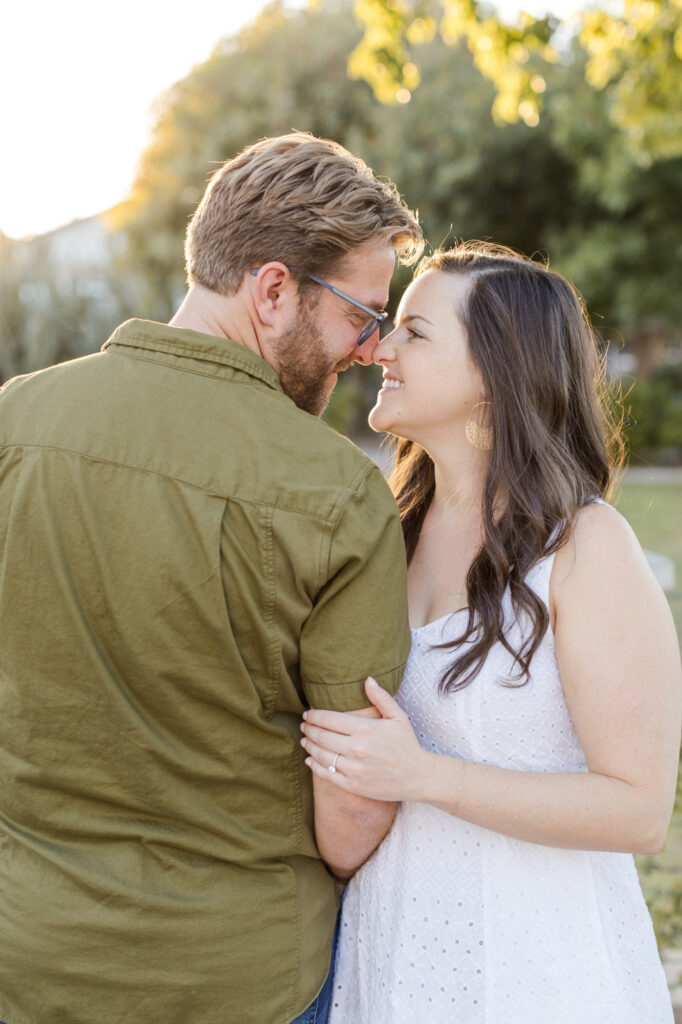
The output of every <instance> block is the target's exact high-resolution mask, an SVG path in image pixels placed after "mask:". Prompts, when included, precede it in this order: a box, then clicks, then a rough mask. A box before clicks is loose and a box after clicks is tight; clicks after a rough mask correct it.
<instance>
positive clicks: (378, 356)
mask: <svg viewBox="0 0 682 1024" xmlns="http://www.w3.org/2000/svg"><path fill="white" fill-rule="evenodd" d="M394 334H395V328H393V330H392V331H389V333H388V334H387V335H386V336H385V337H383V338H382V339H381V340H380V341H377V343H376V344H375V346H374V352H373V358H374V362H375V363H377V364H378V365H381V364H382V363H388V362H391V360H392V359H395V344H394V339H393V335H394Z"/></svg>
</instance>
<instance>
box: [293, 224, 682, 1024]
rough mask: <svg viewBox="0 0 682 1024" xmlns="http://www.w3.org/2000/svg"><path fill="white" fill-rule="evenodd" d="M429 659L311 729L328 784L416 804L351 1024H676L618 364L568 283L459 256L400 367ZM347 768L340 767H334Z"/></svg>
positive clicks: (656, 744)
mask: <svg viewBox="0 0 682 1024" xmlns="http://www.w3.org/2000/svg"><path fill="white" fill-rule="evenodd" d="M374 358H375V361H376V362H377V363H379V364H380V365H381V366H382V367H383V373H384V381H383V386H382V389H381V391H380V392H379V397H378V400H377V404H376V406H375V407H374V409H373V410H372V413H371V416H370V423H371V425H372V427H373V428H374V429H376V430H381V431H389V432H391V433H393V434H396V435H398V437H400V438H402V441H401V442H400V443H399V446H398V452H397V464H396V468H395V471H394V474H393V487H394V492H395V494H396V497H397V500H398V504H399V506H400V509H401V514H402V519H403V527H404V533H405V541H406V546H407V555H408V562H409V605H410V615H411V619H412V627H413V630H412V633H413V646H412V652H411V655H410V660H409V662H408V665H407V669H406V673H405V678H404V681H403V684H402V687H401V690H400V693H399V697H398V701H397V702H396V701H394V700H393V699H392V698H391V697H390V696H389V695H388V694H386V693H385V692H384V691H383V690H381V689H380V688H379V687H378V686H377V685H376V684H375V683H373V682H372V681H371V680H368V682H367V685H366V692H367V696H368V697H369V699H370V701H371V702H372V703H373V704H374V705H375V706H376V708H377V709H378V711H379V713H380V715H381V718H380V719H377V720H371V719H367V718H358V717H357V716H352V715H341V714H337V713H333V712H321V711H310V712H308V713H307V714H306V715H305V716H304V717H305V722H304V724H303V726H302V729H303V731H304V733H305V738H304V739H303V741H302V742H303V745H304V746H305V748H306V751H307V754H308V757H307V763H308V764H309V766H310V767H311V769H312V770H313V771H314V772H315V773H316V774H318V775H320V776H321V777H323V778H326V779H328V780H331V781H332V783H334V784H335V785H337V786H339V787H340V788H342V789H346V790H348V791H350V792H353V793H359V794H362V795H363V796H367V797H373V798H375V799H378V800H388V801H402V803H401V804H400V806H399V807H398V811H397V814H396V819H395V823H394V826H393V828H392V831H391V832H390V834H389V836H388V837H387V838H386V840H385V841H384V842H383V843H382V845H381V846H380V847H379V848H378V849H377V850H376V851H375V853H374V854H373V856H372V857H371V858H370V860H369V861H368V862H367V863H366V864H365V865H364V867H363V868H362V869H361V870H360V871H359V872H358V874H357V875H356V876H355V877H354V878H353V880H352V881H351V883H350V885H349V887H348V890H347V892H346V896H345V900H344V909H343V919H342V927H341V935H340V940H339V952H338V955H337V961H336V973H335V979H334V1000H333V1004H332V1013H331V1018H330V1021H331V1024H407V1022H409V1024H414V1022H415V1021H417V1022H419V1024H422V1022H424V1024H427V1022H428V1024H445V1022H447V1024H455V1022H456V1024H459V1022H461V1024H548V1022H549V1021H551V1022H552V1024H664V1022H666V1024H667V1022H672V1011H671V1007H670V1000H669V996H668V992H667V987H666V983H665V978H664V975H663V971H662V968H661V964H660V961H659V958H658V954H657V950H656V943H655V939H654V934H653V930H652V927H651V922H650V920H649V916H648V914H647V911H646V907H645V904H644V901H643V898H642V894H641V891H640V888H639V884H638V881H637V875H636V872H635V868H634V864H633V860H632V857H631V856H630V854H631V853H633V852H634V853H646V854H652V853H655V852H657V851H658V850H660V848H661V846H662V844H663V842H664V838H665V835H666V831H667V828H668V824H669V820H670V815H671V810H672V805H673V800H674V793H675V780H676V771H677V764H678V752H679V743H680V692H681V686H680V664H679V651H678V647H677V641H676V636H675V630H674V626H673V623H672V619H671V615H670V611H669V609H668V606H667V603H666V601H665V598H664V596H663V594H662V592H661V590H660V588H659V587H658V585H657V583H656V582H655V580H654V578H653V576H652V574H651V572H650V571H649V569H648V567H647V564H646V561H645V559H644V557H643V555H642V552H641V549H640V548H639V545H638V544H637V541H636V540H635V538H634V536H633V534H632V532H631V530H630V529H629V527H628V525H627V524H626V522H625V521H624V520H623V519H622V518H621V516H620V515H619V514H618V513H617V512H615V511H614V509H612V508H611V507H610V506H608V505H606V504H604V502H603V501H602V498H603V497H605V496H606V495H607V494H608V492H609V489H610V486H611V483H612V480H611V476H612V466H611V464H610V461H609V456H608V450H609V442H608V441H607V429H606V418H605V416H604V414H603V412H602V409H601V407H600V403H599V400H598V394H597V388H596V387H595V379H596V369H597V357H596V351H595V344H594V340H593V336H592V333H591V331H590V329H589V326H588V325H587V322H586V319H585V317H584V315H583V310H582V308H581V304H580V300H579V299H578V297H577V296H576V294H575V292H574V291H573V289H572V288H571V287H570V285H569V284H568V283H567V282H566V281H565V280H563V279H562V278H561V277H560V276H559V275H557V274H555V273H553V272H551V271H549V270H548V269H547V268H545V267H543V266H540V265H538V264H536V263H533V262H530V261H527V260H525V259H523V258H521V257H519V256H517V255H516V254H514V253H513V252H511V251H510V250H506V249H502V248H499V247H492V246H486V245H483V244H480V243H477V244H469V245H465V246H461V247H458V248H456V249H454V250H453V251H451V252H438V253H436V254H434V255H433V256H431V257H430V258H428V259H427V260H426V261H425V262H424V263H423V264H422V266H421V267H420V272H419V274H418V276H417V278H416V280H415V281H414V282H413V283H412V284H411V285H410V287H409V288H408V289H407V292H406V293H405V296H404V298H403V301H402V303H401V306H400V310H399V315H398V320H397V325H396V327H395V330H394V331H393V332H392V333H391V334H390V335H388V337H386V338H385V339H384V340H383V341H382V342H381V343H380V344H379V345H378V346H377V349H376V353H375V357H374ZM330 769H333V770H330Z"/></svg>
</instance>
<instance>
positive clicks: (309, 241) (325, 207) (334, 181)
mask: <svg viewBox="0 0 682 1024" xmlns="http://www.w3.org/2000/svg"><path fill="white" fill-rule="evenodd" d="M370 241H371V242H375V243H384V244H385V245H388V246H391V247H392V248H393V249H394V250H395V251H396V253H397V254H398V256H399V257H400V258H401V259H402V260H403V261H404V262H406V263H412V262H414V260H415V259H416V258H417V256H418V255H419V253H420V252H421V249H422V233H421V229H420V227H419V225H418V223H417V221H416V219H415V217H414V216H413V215H412V214H411V213H410V211H409V210H408V209H407V208H406V207H405V206H404V204H403V203H402V201H401V199H400V196H399V195H398V193H397V192H396V190H395V188H394V186H393V185H392V184H390V183H389V182H383V181H379V180H378V179H377V178H375V177H374V175H373V173H372V171H371V170H370V168H369V167H367V165H366V164H365V163H364V161H362V160H361V159H360V158H359V157H355V156H353V155H352V154H351V153H349V152H348V151H347V150H345V149H344V148H343V146H339V145H338V143H336V142H331V141H330V140H329V139H317V138H315V137H314V136H313V135H309V134H307V133H304V132H291V134H289V135H281V136H279V137H278V138H274V139H262V140H261V141H260V142H257V143H255V144H254V145H253V146H248V147H247V148H246V149H245V150H243V151H242V152H241V153H240V154H239V155H238V156H236V157H235V158H234V159H233V160H228V161H227V163H225V164H223V166H222V167H221V168H220V169H219V170H218V171H216V173H215V174H214V175H213V177H212V178H211V181H210V183H209V185H208V188H207V189H206V192H205V194H204V197H203V199H202V200H201V202H200V204H199V206H198V207H197V209H196V212H195V214H194V216H193V217H192V220H191V222H190V225H189V228H188V231H187V242H186V245H185V256H186V259H187V276H188V282H189V284H190V285H192V284H199V285H202V286H203V287H204V288H208V289H209V290H210V291H213V292H217V293H218V294H219V295H232V294H234V293H235V292H236V291H237V290H238V288H239V287H240V285H241V283H242V280H243V277H244V273H245V272H246V271H248V270H250V269H251V268H252V267H260V266H262V264H264V263H267V262H269V261H270V260H280V261H281V262H282V263H284V264H285V265H286V266H287V267H290V268H291V267H295V268H296V269H297V271H300V272H301V274H315V275H318V276H319V277H323V278H324V277H327V276H329V275H330V274H332V273H333V271H335V270H337V269H338V264H339V263H340V261H341V260H342V258H343V257H344V256H345V255H346V254H347V253H349V252H351V251H352V250H353V249H356V248H358V247H359V246H362V245H365V244H366V243H367V242H370Z"/></svg>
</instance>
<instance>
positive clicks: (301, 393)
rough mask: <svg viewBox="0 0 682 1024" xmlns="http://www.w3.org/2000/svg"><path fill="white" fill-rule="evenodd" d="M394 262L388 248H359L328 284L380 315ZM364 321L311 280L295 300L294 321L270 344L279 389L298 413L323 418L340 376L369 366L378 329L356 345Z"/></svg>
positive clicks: (340, 299) (361, 313)
mask: <svg viewBox="0 0 682 1024" xmlns="http://www.w3.org/2000/svg"><path fill="white" fill-rule="evenodd" d="M394 264H395V253H394V251H393V249H392V248H391V246H389V245H383V244H382V245H376V244H371V245H370V244H367V245H363V246H359V247H358V248H357V249H355V250H354V251H353V252H352V253H350V254H349V255H348V256H347V257H346V258H345V260H344V261H343V263H342V265H341V267H340V268H339V271H338V273H334V274H330V275H329V277H328V281H329V283H330V284H333V285H335V287H337V288H339V289H340V290H341V291H343V292H346V294H348V295H350V296H352V297H353V298H354V299H357V300H358V301H359V302H362V303H363V304H364V305H365V306H369V307H370V308H371V309H375V310H376V311H377V312H379V311H380V310H381V309H383V308H384V306H385V304H386V302H387V300H388V286H389V283H390V280H391V276H392V274H393V267H394ZM367 320H368V317H367V314H366V313H363V312H362V310H360V309H358V308H357V307H355V306H353V305H352V304H351V303H349V302H346V301H345V300H344V299H342V298H340V297H339V296H338V295H334V294H333V293H332V292H329V291H328V290H327V289H326V288H324V287H323V286H322V285H317V284H315V283H313V282H310V284H309V285H308V286H307V288H306V295H305V297H301V298H300V299H299V303H298V310H297V314H296V316H295V317H294V320H293V322H292V323H291V324H290V326H289V327H288V328H287V330H286V331H284V332H283V333H282V334H280V335H279V337H278V338H277V339H276V341H275V344H274V345H273V356H274V359H275V363H276V365H275V369H276V370H277V373H278V374H279V378H280V381H281V384H282V389H283V391H284V393H285V394H286V395H288V396H289V398H291V400H292V401H293V402H295V403H296V405H297V406H298V407H299V408H300V409H303V410H305V412H309V413H311V414H312V415H313V416H321V415H322V413H323V412H324V410H325V408H326V407H327V403H328V402H329V398H330V395H331V393H332V391H333V389H334V385H335V384H336V381H337V378H338V374H339V373H342V372H343V371H344V370H347V369H348V367H349V366H351V365H352V364H353V363H354V362H360V363H363V364H364V365H368V364H370V363H371V362H372V356H373V353H374V349H375V348H376V345H377V341H378V337H379V332H378V330H377V331H376V332H375V333H374V334H373V335H372V337H370V338H368V339H367V341H365V342H364V344H363V345H360V346H358V343H357V341H358V337H359V335H360V332H361V330H362V328H363V327H364V326H365V324H366V323H367Z"/></svg>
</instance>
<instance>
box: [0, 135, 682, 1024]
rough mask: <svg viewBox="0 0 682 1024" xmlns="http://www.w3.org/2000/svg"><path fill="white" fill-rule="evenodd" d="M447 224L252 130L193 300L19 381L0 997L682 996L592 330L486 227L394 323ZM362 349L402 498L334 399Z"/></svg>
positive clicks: (642, 655)
mask: <svg viewBox="0 0 682 1024" xmlns="http://www.w3.org/2000/svg"><path fill="white" fill-rule="evenodd" d="M421 245H422V241H421V231H420V228H419V225H418V224H417V222H416V220H415V218H414V217H413V216H412V214H410V212H409V211H408V210H407V209H406V208H405V207H404V205H403V204H402V202H401V201H400V199H399V197H398V195H397V193H396V192H395V190H394V189H393V188H392V187H391V186H390V185H388V184H386V183H385V182H380V181H378V180H377V179H376V178H375V177H374V175H373V174H372V173H371V171H370V170H369V169H368V168H367V167H366V166H365V165H364V164H363V163H362V161H360V160H357V159H356V158H354V157H352V156H351V155H350V154H349V153H347V152H346V151H345V150H343V149H342V148H341V147H339V146H337V145H336V144H334V143H330V142H328V141H325V140H320V139H316V138H314V137H312V136H310V135H306V134H300V133H292V134H291V135H288V136H283V137H281V138H278V139H268V140H263V141H261V142H259V143H257V144H256V145H254V146H251V147H249V148H248V149H246V150H245V151H244V152H243V153H241V154H240V155H239V156H238V157H236V158H235V159H234V160H232V161H229V162H228V163H227V164H225V165H224V166H223V167H222V168H221V169H220V170H219V171H218V172H217V174H216V175H215V176H214V177H213V179H212V181H211V183H210V184H209V187H208V189H207V191H206V194H205V196H204V198H203V200H202V202H201V203H200V205H199V207H198V209H197V211H196V213H195V215H194V217H193V219H192V221H191V223H190V226H189V230H188V236H187V246H186V255H187V266H188V279H189V290H188V293H187V295H186V297H185V299H184V301H183V303H182V305H181V306H180V308H179V310H178V312H177V313H176V315H175V317H174V318H173V320H172V321H171V323H170V324H169V325H164V324H157V323H151V322H148V321H140V320H132V321H128V322H127V323H126V324H123V325H122V326H121V327H119V328H118V329H117V330H116V331H115V333H114V334H113V335H112V337H111V338H110V339H109V341H108V342H107V343H106V344H105V346H104V348H103V351H102V352H101V353H98V354H96V355H93V356H89V357H86V358H84V359H81V360H76V361H74V362H71V363H68V364H63V365H61V366H56V367H52V368H50V369H48V370H45V371H42V372H40V373H38V374H34V375H32V376H29V377H25V378H17V379H15V380H14V381H11V382H9V384H8V385H6V386H5V388H3V389H2V392H1V393H0V537H1V538H2V544H1V547H0V632H1V634H2V643H1V644H0V694H1V699H2V715H1V716H0V771H1V772H2V779H3V784H2V787H0V893H1V897H0V899H1V901H2V906H1V911H2V912H1V913H0V1020H2V1021H4V1022H5V1024H95V1022H96V1024H122V1022H123V1021H125V1022H126V1024H142V1022H144V1024H162V1022H163V1024H214V1022H215V1024H290V1022H292V1021H295V1022H297V1024H298V1022H301V1024H303V1022H305V1024H324V1022H325V1021H326V1020H327V1019H329V1020H330V1021H331V1022H332V1024H403V1022H407V1021H410V1022H414V1021H416V1022H420V1024H421V1022H423V1024H444V1022H448V1024H450V1022H462V1024H484V1022H485V1024H517V1022H518V1024H521V1022H523V1024H546V1022H547V1021H548V1020H550V1019H551V1020H554V1021H557V1022H559V1024H564V1022H565V1024H569V1022H570V1024H578V1022H579V1024H607V1022H611V1021H612V1022H614V1024H616V1022H617V1024H663V1022H670V1021H671V1020H672V1013H671V1010H670V1003H669V999H668V996H667V990H666V986H665V981H664V978H663V973H662V969H661V966H660V963H659V961H658V957H657V952H656V946H655V940H654V936H653V931H652V928H651V923H650V921H649V919H648V915H647V912H646V909H645V907H644V904H643V901H642V896H641V893H640V890H639V887H638V884H637V878H636V874H635V871H634V867H633V864H632V858H631V857H630V856H629V854H630V853H631V852H633V851H635V852H653V851H655V850H657V849H659V848H660V846H661V844H662V843H663V840H664V837H665V833H666V829H667V826H668V821H669V818H670V813H671V807H672V802H673V796H674V790H675V776H676V767H677V755H678V747H679V738H680V669H679V659H678V653H677V645H676V640H675V634H674V629H673V626H672V622H671V617H670V613H669V611H668V608H667V605H666V602H665V599H664V598H663V595H662V594H661V592H660V590H659V588H658V587H657V585H656V584H655V582H654V581H653V579H652V577H651V575H650V573H649V571H648V569H647V567H646V564H645V562H644V560H643V557H642V553H641V551H640V549H639V547H638V545H637V543H636V541H635V540H634V538H633V537H632V534H631V532H630V530H629V529H628V527H627V525H626V524H625V523H624V521H623V520H622V519H621V518H620V516H619V515H618V514H617V513H615V512H614V511H613V509H611V508H610V507H609V506H607V505H605V504H604V501H603V498H604V497H605V496H606V495H607V494H608V491H609V486H610V482H611V466H610V463H609V458H608V454H607V451H608V438H607V429H606V424H605V420H604V417H603V414H602V411H601V408H600V406H599V402H598V399H597V396H596V391H595V383H594V379H595V370H596V355H595V349H594V341H593V338H592V335H591V333H590V331H589V328H588V327H587V325H586V321H585V320H584V318H583V313H582V309H581V306H580V301H579V299H578V298H577V296H576V295H575V292H574V291H573V290H572V288H571V287H570V286H569V285H568V284H567V283H566V282H565V281H564V280H563V279H562V278H560V277H559V276H558V275H555V274H553V273H551V272H550V271H548V270H547V269H545V268H544V267H542V266H539V265H537V264H535V263H532V262H529V261H526V260H524V259H522V258H520V257H518V256H516V255H515V254H513V253H511V252H509V251H507V250H504V249H498V248H495V247H492V246H481V245H478V246H476V245H468V246H459V247H456V248H455V249H453V250H452V251H450V252H438V253H436V254H434V255H433V256H431V257H429V258H428V259H427V260H426V261H425V262H423V263H422V264H420V267H419V272H418V274H417V276H416V278H415V280H414V281H413V283H412V284H411V285H410V287H409V288H408V289H407V291H406V293H405V295H404V297H403V299H402V302H401V305H400V309H399V313H398V317H397V322H396V326H395V329H394V330H393V331H391V333H390V334H387V335H386V336H385V337H384V339H383V340H381V341H379V337H378V330H377V328H378V326H379V324H380V323H381V322H382V321H383V320H384V319H385V317H386V314H385V313H384V312H383V306H384V305H385V303H386V301H387V297H388V287H389V282H390V278H391V275H392V272H393V267H394V259H395V255H396V254H397V255H398V256H399V257H400V258H401V259H403V260H404V261H405V262H413V261H414V259H415V258H416V256H417V255H418V254H419V251H420V249H421ZM353 362H361V363H364V364H369V363H371V362H376V363H378V364H379V365H380V366H381V367H382V369H383V385H382V388H381V391H380V393H379V396H378V399H377V403H376V406H375V408H374V409H373V411H372V414H371V424H372V426H373V427H374V428H375V429H376V430H378V431H387V432H390V433H391V434H394V435H395V436H396V437H398V438H399V439H400V440H399V442H398V449H397V461H396V467H395V470H394V473H393V477H392V481H391V483H392V490H393V494H394V495H395V499H397V508H396V501H395V500H394V497H392V495H391V493H390V491H389V489H388V487H387V486H386V484H385V482H384V481H383V478H382V477H381V475H380V473H379V471H378V470H377V469H376V467H374V466H373V464H371V463H370V462H369V461H368V460H367V459H366V458H365V457H364V456H363V455H362V454H361V453H360V452H359V451H358V450H357V449H356V448H354V446H352V445H351V444H349V443H348V442H347V441H346V440H345V439H343V438H341V437H339V436H338V435H336V434H335V433H333V432H332V431H331V430H330V429H328V428H327V427H326V426H325V425H324V424H323V423H322V422H321V421H320V420H319V419H318V418H317V417H319V415H320V413H321V412H322V411H323V409H324V407H325V405H326V402H327V400H328V398H329V394H330V392H331V390H332V388H333V386H334V383H335V382H336V379H337V374H338V373H339V372H341V371H342V370H344V369H345V368H347V367H348V366H349V365H351V363H353ZM398 510H399V511H398ZM401 525H402V529H401ZM405 549H406V550H407V563H408V564H409V571H408V572H407V576H406V559H405ZM408 606H409V619H408ZM410 623H411V627H412V628H411V629H410ZM369 675H371V676H372V677H373V678H372V679H370V680H367V681H365V680H366V678H367V677H368V676H369ZM401 682H402V685H401ZM399 687H400V692H399V693H398V688H399ZM396 694H397V700H396V699H394V697H395V695H396ZM301 729H303V732H304V736H303V737H302V738H301V731H300V730H301ZM301 743H302V744H303V745H302V746H301ZM337 881H340V882H348V886H347V889H346V892H345V897H344V902H343V909H342V914H341V917H340V920H339V922H338V926H337V933H338V937H337V940H336V943H335V945H336V954H335V957H332V944H333V940H334V931H335V919H336V910H337V895H336V886H337ZM334 961H335V963H334ZM325 979H326V980H325Z"/></svg>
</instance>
